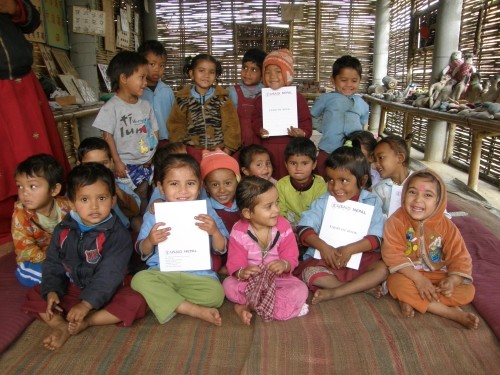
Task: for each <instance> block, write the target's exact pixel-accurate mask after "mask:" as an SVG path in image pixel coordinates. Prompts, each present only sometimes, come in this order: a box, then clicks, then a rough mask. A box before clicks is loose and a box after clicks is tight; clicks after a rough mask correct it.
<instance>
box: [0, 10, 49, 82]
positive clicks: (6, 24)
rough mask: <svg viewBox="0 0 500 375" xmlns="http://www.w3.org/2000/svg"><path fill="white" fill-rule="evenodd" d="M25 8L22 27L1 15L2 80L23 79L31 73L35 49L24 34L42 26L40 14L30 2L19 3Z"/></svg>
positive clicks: (0, 67)
mask: <svg viewBox="0 0 500 375" xmlns="http://www.w3.org/2000/svg"><path fill="white" fill-rule="evenodd" d="M19 5H20V6H24V11H25V14H26V21H25V22H24V23H23V24H22V25H17V24H14V23H13V22H12V17H11V16H10V15H8V14H5V13H0V79H15V78H21V77H23V76H25V75H26V74H28V73H29V72H30V71H31V65H32V64H33V48H32V46H31V43H30V42H28V41H27V40H26V38H25V37H24V34H29V33H32V32H33V31H35V30H36V28H37V27H38V26H39V25H40V14H39V13H38V11H37V10H36V9H35V7H34V6H33V4H31V3H30V2H29V0H22V1H19Z"/></svg>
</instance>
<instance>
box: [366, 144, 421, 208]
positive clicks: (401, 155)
mask: <svg viewBox="0 0 500 375" xmlns="http://www.w3.org/2000/svg"><path fill="white" fill-rule="evenodd" d="M374 156H375V168H377V171H378V173H379V174H380V177H382V178H383V180H382V181H380V182H379V183H378V184H377V185H374V186H373V192H375V193H377V195H378V196H379V197H380V199H381V200H382V211H383V213H384V215H385V216H386V217H387V215H388V214H389V207H390V204H391V195H392V187H393V186H394V185H398V186H402V185H403V184H404V183H405V181H406V179H407V178H408V177H409V176H410V175H411V174H412V173H413V171H412V170H411V169H410V155H409V153H408V147H407V146H406V142H405V140H404V139H403V138H401V137H400V136H398V135H389V136H387V137H385V138H382V139H381V140H380V141H379V142H378V144H377V146H375V151H374Z"/></svg>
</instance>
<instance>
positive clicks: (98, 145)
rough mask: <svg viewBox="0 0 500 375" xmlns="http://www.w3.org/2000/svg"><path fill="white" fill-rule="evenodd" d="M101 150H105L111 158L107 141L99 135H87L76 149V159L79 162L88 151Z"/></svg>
mask: <svg viewBox="0 0 500 375" xmlns="http://www.w3.org/2000/svg"><path fill="white" fill-rule="evenodd" d="M95 150H102V151H104V152H106V155H107V156H108V158H109V159H110V160H111V159H112V157H111V149H110V148H109V145H108V142H106V141H105V140H104V139H103V138H99V137H88V138H85V139H84V140H83V141H81V142H80V145H79V146H78V151H77V155H76V156H77V158H78V161H79V162H80V163H81V162H82V160H83V158H84V157H85V155H87V153H88V152H90V151H95Z"/></svg>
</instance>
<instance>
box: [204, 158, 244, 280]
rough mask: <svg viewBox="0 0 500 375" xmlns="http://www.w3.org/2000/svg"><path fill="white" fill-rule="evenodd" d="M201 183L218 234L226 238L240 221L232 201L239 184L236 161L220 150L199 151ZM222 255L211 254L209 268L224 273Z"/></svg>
mask: <svg viewBox="0 0 500 375" xmlns="http://www.w3.org/2000/svg"><path fill="white" fill-rule="evenodd" d="M200 168H201V180H202V181H203V183H204V184H205V189H206V191H207V195H208V197H207V205H208V207H212V208H213V211H212V212H214V211H215V216H216V217H213V219H214V220H215V222H216V224H217V227H218V228H219V231H220V232H221V233H222V235H223V236H224V237H225V238H226V242H227V240H228V239H229V233H230V232H231V229H232V228H233V225H234V223H236V222H237V221H238V220H239V219H240V212H239V209H238V205H237V204H236V200H235V198H234V196H235V194H236V187H237V186H238V182H239V181H240V178H241V177H240V167H239V165H238V162H237V161H236V160H235V159H234V158H232V157H231V156H229V155H228V154H226V153H225V152H224V151H222V150H221V149H216V150H215V151H207V150H204V151H203V155H202V159H201V163H200ZM226 259H227V257H226V254H225V253H212V269H213V270H214V271H216V272H219V273H225V264H226Z"/></svg>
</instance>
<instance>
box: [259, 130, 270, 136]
mask: <svg viewBox="0 0 500 375" xmlns="http://www.w3.org/2000/svg"><path fill="white" fill-rule="evenodd" d="M260 137H261V138H269V132H268V131H267V130H266V129H264V128H262V129H260Z"/></svg>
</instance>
